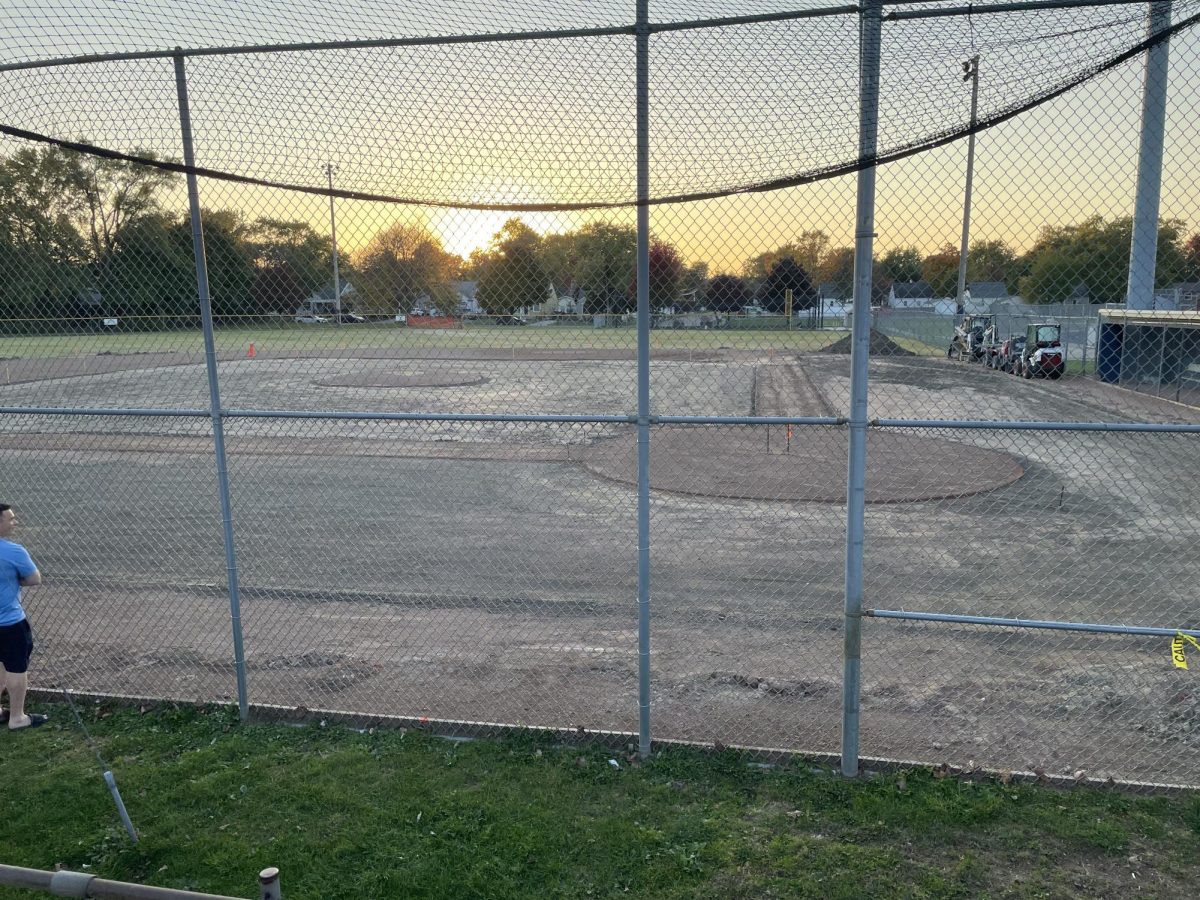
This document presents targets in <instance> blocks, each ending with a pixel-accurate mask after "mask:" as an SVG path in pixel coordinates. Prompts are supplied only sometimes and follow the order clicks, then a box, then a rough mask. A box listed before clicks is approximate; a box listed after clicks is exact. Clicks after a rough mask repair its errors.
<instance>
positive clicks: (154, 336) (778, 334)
mask: <svg viewBox="0 0 1200 900" xmlns="http://www.w3.org/2000/svg"><path fill="white" fill-rule="evenodd" d="M844 336H845V333H844V332H840V331H809V330H795V331H784V330H776V331H754V330H746V331H739V330H734V329H729V330H724V329H722V330H719V331H700V330H678V331H674V330H666V329H663V330H658V329H656V330H654V331H652V332H651V334H650V344H651V347H652V348H654V349H660V350H696V351H705V350H718V349H733V350H743V349H763V350H766V349H773V350H783V351H787V350H799V351H813V350H819V349H821V348H822V347H825V346H827V345H829V344H832V343H834V342H835V341H837V340H839V339H841V338H842V337H844ZM215 341H216V347H217V350H218V351H231V352H242V351H245V350H246V349H248V348H249V345H250V343H251V342H253V343H254V345H255V349H256V350H257V351H258V352H267V353H270V352H276V353H287V352H293V351H306V352H314V351H321V350H325V351H330V350H354V349H367V348H384V347H389V348H403V349H406V350H409V349H414V350H442V349H445V350H453V349H465V348H502V349H505V350H507V349H510V348H511V349H517V350H522V349H583V348H595V349H606V350H608V349H625V350H630V351H633V350H635V349H636V347H637V331H636V329H634V328H602V329H592V328H588V327H585V326H578V325H554V326H546V327H536V326H525V327H497V326H493V325H486V324H479V323H466V327H463V328H456V329H429V328H408V327H405V326H400V325H391V324H387V323H385V324H381V325H375V324H371V325H346V326H342V327H340V328H335V327H332V326H329V325H294V324H292V323H290V322H288V323H286V324H281V325H278V326H266V325H264V326H254V327H249V326H248V327H236V328H220V329H218V330H217V331H216V333H215ZM202 350H203V339H202V337H201V335H200V333H199V331H146V332H124V333H120V332H118V333H109V334H103V333H101V334H49V335H5V336H0V358H3V357H10V358H11V357H19V358H38V357H54V356H92V355H95V354H97V353H104V352H107V353H151V352H159V351H191V352H200V351H202Z"/></svg>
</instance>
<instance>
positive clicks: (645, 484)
mask: <svg viewBox="0 0 1200 900" xmlns="http://www.w3.org/2000/svg"><path fill="white" fill-rule="evenodd" d="M636 34H637V38H636V45H637V47H636V59H635V62H636V68H637V73H636V90H637V198H638V208H637V542H638V547H637V550H638V553H637V575H638V755H639V756H640V757H641V758H642V759H645V758H646V757H647V756H649V755H650V207H649V206H647V205H646V201H647V200H649V199H650V10H649V0H637V26H636Z"/></svg>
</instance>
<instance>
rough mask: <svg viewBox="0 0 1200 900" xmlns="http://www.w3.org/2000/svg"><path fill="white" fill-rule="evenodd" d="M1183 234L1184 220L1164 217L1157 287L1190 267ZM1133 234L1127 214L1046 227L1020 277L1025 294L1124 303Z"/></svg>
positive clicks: (1032, 298)
mask: <svg viewBox="0 0 1200 900" xmlns="http://www.w3.org/2000/svg"><path fill="white" fill-rule="evenodd" d="M1182 234H1183V223H1182V222H1179V221H1176V220H1165V221H1162V222H1160V223H1159V226H1158V248H1157V250H1158V253H1157V260H1156V264H1155V279H1154V281H1155V286H1156V287H1165V286H1167V285H1170V284H1172V283H1174V282H1175V281H1178V280H1179V277H1180V275H1181V273H1183V272H1185V271H1186V259H1185V256H1184V249H1183V247H1182V246H1181V237H1182ZM1131 238H1132V223H1131V220H1130V219H1129V218H1128V217H1125V218H1119V219H1113V220H1107V219H1104V218H1103V217H1101V216H1094V217H1092V218H1090V219H1087V220H1085V221H1084V222H1081V223H1080V224H1078V225H1064V226H1056V227H1051V228H1047V229H1045V230H1044V231H1043V232H1042V233H1041V235H1040V236H1039V237H1038V240H1037V242H1036V243H1035V244H1034V246H1033V247H1032V248H1030V250H1029V252H1028V253H1027V254H1026V256H1025V261H1024V262H1025V265H1026V266H1027V267H1028V274H1026V275H1025V277H1024V278H1022V279H1021V285H1020V287H1021V296H1022V297H1024V298H1025V299H1026V300H1027V301H1029V302H1030V303H1057V302H1061V301H1064V300H1067V299H1068V298H1071V297H1075V296H1079V295H1080V293H1081V292H1082V293H1084V294H1086V297H1087V299H1089V300H1090V301H1091V302H1092V303H1123V302H1124V301H1125V293H1126V290H1127V288H1128V282H1129V246H1130V242H1131Z"/></svg>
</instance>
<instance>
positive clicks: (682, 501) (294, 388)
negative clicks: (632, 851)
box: [0, 351, 1200, 784]
mask: <svg viewBox="0 0 1200 900" xmlns="http://www.w3.org/2000/svg"><path fill="white" fill-rule="evenodd" d="M580 355H581V356H584V357H587V358H583V359H569V358H556V359H546V358H543V357H541V356H537V357H536V358H535V357H532V356H531V357H530V358H507V359H464V358H461V357H455V358H452V359H420V360H408V359H405V360H395V359H387V360H379V359H365V360H364V359H347V358H320V359H308V358H298V359H261V358H260V359H257V360H252V361H251V360H244V359H242V360H230V361H228V362H226V363H224V364H223V381H222V385H223V397H224V400H225V403H226V405H227V406H229V407H239V408H260V409H276V408H288V409H303V410H310V411H311V410H320V409H379V410H383V409H393V410H396V409H398V410H407V411H427V412H428V411H473V412H519V413H524V412H546V413H581V412H586V413H596V414H626V413H628V411H629V410H630V409H631V408H632V406H633V399H634V394H633V389H634V379H633V375H634V373H633V367H632V365H631V363H630V362H629V360H628V359H624V358H594V356H593V355H590V354H580ZM145 362H147V361H146V360H140V361H136V365H137V367H136V368H127V369H116V370H110V371H106V372H96V373H92V374H88V375H86V376H68V377H60V378H47V379H45V380H37V381H29V382H26V383H24V384H15V385H12V386H8V387H3V388H0V405H16V404H22V405H31V406H32V405H55V404H59V405H71V406H85V405H97V406H157V407H165V406H172V405H182V406H203V405H204V404H205V403H206V400H207V395H206V386H205V383H204V378H203V370H202V368H201V367H199V366H197V365H195V364H194V363H180V364H172V365H170V366H168V367H163V366H158V365H144V363H145ZM653 375H654V378H655V401H656V410H657V411H658V412H662V413H667V412H670V413H680V414H687V413H692V414H695V413H707V414H717V415H732V414H742V415H744V414H748V413H750V412H751V411H754V412H757V413H758V414H762V415H806V416H807V415H830V414H832V415H838V414H840V413H841V411H842V410H844V409H845V407H846V398H847V395H848V383H849V381H848V379H849V362H848V359H846V358H840V357H836V356H826V355H818V354H813V355H804V356H785V355H775V354H769V353H767V352H751V351H727V352H722V353H719V354H708V355H706V356H704V357H702V358H694V357H690V356H687V355H684V356H677V357H674V358H672V357H663V358H661V359H656V360H655V363H654V366H653ZM434 376H436V377H438V378H440V379H442V382H449V383H443V384H442V386H435V387H428V386H425V387H421V386H419V385H417V384H411V383H408V382H406V381H405V379H415V378H431V377H434ZM386 378H391V379H395V380H396V381H397V382H398V383H397V384H396V386H394V387H390V386H389V387H380V386H379V385H380V384H381V383H383V381H384V379H386ZM356 379H357V380H356ZM330 382H333V383H330ZM464 382H466V383H464ZM871 391H872V399H871V414H872V415H873V416H877V417H891V416H896V417H914V418H938V417H948V418H969V419H988V418H999V419H1032V420H1041V421H1048V420H1065V421H1102V420H1112V419H1126V420H1139V421H1158V422H1164V421H1188V422H1196V421H1200V419H1197V418H1196V416H1197V415H1198V412H1197V411H1196V410H1192V409H1189V408H1187V407H1183V406H1178V405H1175V404H1170V403H1166V402H1162V401H1154V400H1151V399H1150V398H1146V397H1143V396H1141V395H1137V394H1131V393H1130V392H1126V391H1121V390H1120V389H1117V388H1111V387H1108V386H1105V385H1100V384H1097V383H1095V382H1091V381H1087V380H1083V379H1068V380H1065V381H1062V382H1057V383H1043V382H1024V381H1021V380H1019V379H1016V378H1012V377H1010V376H1005V375H1002V374H999V373H994V372H987V371H985V370H982V369H980V368H978V367H969V366H965V365H962V364H958V363H949V362H946V361H940V360H928V359H902V360H901V359H880V360H876V361H873V362H872V385H871ZM68 398H69V399H70V403H69V404H67V403H66V402H65V401H66V400H67V399H68ZM226 428H227V440H228V446H229V452H230V476H231V484H232V493H233V502H234V512H235V535H236V539H237V547H238V563H239V574H240V579H241V586H242V602H243V610H242V611H243V625H244V628H245V634H246V653H247V666H248V670H249V671H248V674H249V683H250V695H251V699H252V700H253V701H256V702H262V703H274V704H280V705H284V706H300V705H303V706H306V707H309V708H330V709H342V710H349V711H354V712H360V713H364V714H370V713H388V714H396V715H412V716H418V717H419V716H428V717H430V718H431V719H446V720H462V721H478V722H515V723H522V724H532V725H548V726H564V727H565V726H581V727H584V728H586V729H593V730H594V729H616V730H636V727H637V652H636V651H637V635H636V628H637V609H636V596H637V590H636V559H637V547H636V539H635V537H636V531H635V522H636V497H635V493H634V490H633V486H632V484H631V483H629V481H628V479H629V476H630V473H631V472H632V465H633V453H634V449H635V445H634V443H633V437H632V434H631V429H630V427H629V426H626V425H621V424H591V425H580V424H548V423H533V424H524V423H486V424H481V423H472V424H463V423H437V424H430V423H422V424H412V423H380V422H364V421H354V420H337V421H333V420H327V419H306V420H300V419H287V420H284V419H251V418H246V419H231V420H229V421H228V422H227V424H226ZM208 429H209V425H208V422H207V420H206V419H204V418H193V419H174V418H171V419H168V418H163V419H157V418H156V419H149V418H132V417H128V418H88V417H46V416H27V417H26V416H6V417H5V421H4V422H3V423H2V424H0V448H3V451H4V458H5V466H4V476H3V486H4V491H5V493H6V494H8V495H9V496H13V497H15V498H16V499H15V502H17V503H19V504H20V505H21V507H22V509H23V513H24V515H23V518H24V519H25V520H26V529H25V534H24V537H25V541H26V543H27V544H28V545H29V546H30V547H31V549H32V550H33V551H34V552H35V555H36V556H37V558H38V560H39V562H40V563H41V564H42V567H43V568H44V569H45V570H46V572H47V573H48V575H49V576H50V577H49V582H48V584H47V585H46V586H45V587H44V588H42V589H40V590H38V591H34V592H31V593H30V596H29V607H30V612H31V617H32V618H33V620H34V623H35V625H36V626H37V629H38V634H39V637H40V639H41V641H42V650H41V654H40V657H39V661H38V667H39V672H38V677H39V680H40V682H41V683H43V684H46V683H57V684H63V685H69V686H72V687H75V688H78V689H81V690H94V691H104V692H114V693H129V694H138V695H151V696H165V697H175V698H181V699H189V700H190V699H210V698H222V697H228V696H230V695H231V694H232V692H233V668H232V665H231V659H232V650H231V641H230V638H229V633H230V617H229V608H228V600H227V594H226V592H225V590H224V587H223V585H224V559H223V556H222V549H221V542H220V520H219V510H218V508H217V502H216V493H215V480H214V465H213V460H212V456H211V452H210V447H211V438H209V437H207V434H208ZM879 437H883V438H884V442H883V443H875V444H873V445H872V447H871V450H872V459H873V463H872V465H873V466H874V468H873V469H872V470H871V478H870V483H871V485H872V488H873V490H875V491H877V493H876V494H875V495H873V496H872V498H871V499H872V500H874V501H880V502H873V503H872V504H871V506H869V508H868V514H867V550H866V552H867V570H866V598H867V605H868V606H869V607H872V608H890V609H912V610H925V611H940V612H954V613H966V614H976V615H979V614H987V615H1001V616H1018V617H1026V618H1041V619H1059V620H1079V621H1090V622H1106V623H1128V624H1138V625H1155V626H1162V627H1188V626H1191V627H1195V625H1196V621H1195V619H1196V604H1195V600H1194V588H1195V584H1196V583H1197V575H1200V566H1198V564H1197V559H1196V554H1195V551H1194V548H1195V546H1196V541H1197V537H1200V509H1198V508H1197V501H1196V498H1195V496H1194V494H1193V492H1192V491H1191V490H1190V485H1192V484H1195V483H1196V481H1197V478H1198V476H1200V454H1197V453H1196V445H1195V439H1194V436H1188V435H1161V434H1099V433H1083V434H1080V433H1065V432H1028V431H1019V432H1018V431H1012V432H990V431H970V432H964V431H949V430H939V431H935V432H930V431H928V430H909V429H899V430H883V429H880V430H878V431H876V432H873V440H875V439H877V438H879ZM651 450H652V486H653V488H654V490H653V494H652V510H651V517H652V521H651V525H652V538H651V555H652V562H653V580H652V611H653V616H652V650H653V657H652V670H653V696H652V702H653V705H652V714H653V727H654V735H655V736H656V737H660V738H678V739H688V740H700V741H718V740H719V741H721V742H723V743H726V744H747V745H756V746H766V747H774V748H780V749H786V750H819V751H833V750H836V749H837V745H838V735H839V726H840V703H841V688H840V675H841V623H842V616H841V604H842V594H843V568H844V547H843V542H844V510H843V508H842V506H841V504H840V502H839V498H840V497H841V496H843V495H844V478H845V475H844V471H845V463H844V459H845V444H844V435H843V433H842V430H841V429H840V428H834V427H806V428H801V427H799V426H797V427H796V428H795V429H794V430H793V434H792V439H791V443H790V444H789V442H788V438H787V434H786V429H785V428H783V427H782V426H774V427H772V428H771V429H766V428H763V427H720V428H713V427H711V426H673V427H667V426H658V427H656V428H654V429H653V434H652V439H651ZM897 501H906V502H897ZM10 502H12V501H10ZM1167 644H1168V641H1167V639H1166V638H1124V637H1111V636H1098V635H1080V634H1073V633H1064V632H1045V631H1043V632H1034V631H1028V630H1022V631H1016V630H1011V629H994V628H993V629H985V628H978V627H960V626H953V625H931V624H904V623H899V622H896V621H885V620H881V619H867V620H866V621H865V622H864V658H863V678H864V685H863V687H864V691H863V741H862V748H863V752H864V753H865V754H867V755H872V756H887V757H899V758H907V759H919V760H923V761H926V762H932V763H938V762H943V761H946V762H950V763H954V764H959V765H968V764H970V763H972V762H974V763H977V764H979V765H986V766H989V767H994V768H1013V769H1026V768H1029V769H1033V768H1040V769H1044V770H1045V771H1047V772H1050V773H1054V774H1062V773H1068V774H1074V773H1076V772H1079V771H1083V772H1086V773H1087V775H1088V776H1089V777H1106V776H1108V775H1113V776H1116V777H1120V778H1126V779H1134V780H1150V781H1166V782H1185V783H1194V784H1200V752H1198V749H1200V747H1198V744H1200V709H1198V706H1197V699H1196V697H1197V688H1196V684H1195V674H1194V672H1189V671H1182V670H1178V669H1175V668H1174V667H1173V666H1172V665H1171V662H1170V658H1169V653H1168V647H1167ZM468 730H469V729H468Z"/></svg>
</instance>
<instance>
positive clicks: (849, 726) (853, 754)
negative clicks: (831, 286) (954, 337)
mask: <svg viewBox="0 0 1200 900" xmlns="http://www.w3.org/2000/svg"><path fill="white" fill-rule="evenodd" d="M882 27H883V3H882V0H866V2H865V3H864V4H863V6H862V12H861V13H860V18H859V41H860V45H859V93H858V98H859V125H858V155H859V159H862V160H869V159H871V158H872V157H874V155H875V138H876V133H877V131H878V125H879V55H880V43H881V31H882ZM857 207H858V209H857V212H856V215H855V219H856V221H855V229H854V324H853V326H852V329H851V340H852V346H851V355H850V453H849V459H848V462H847V478H846V606H845V617H846V622H845V635H844V650H843V660H844V666H845V668H844V672H843V676H842V774H843V775H846V776H854V775H857V774H858V704H859V674H860V664H861V652H862V602H863V533H864V529H865V513H866V469H867V360H868V354H869V353H870V350H871V266H872V256H873V253H874V249H875V166H874V164H871V165H868V166H866V167H865V168H863V169H860V170H859V173H858V202H857Z"/></svg>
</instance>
